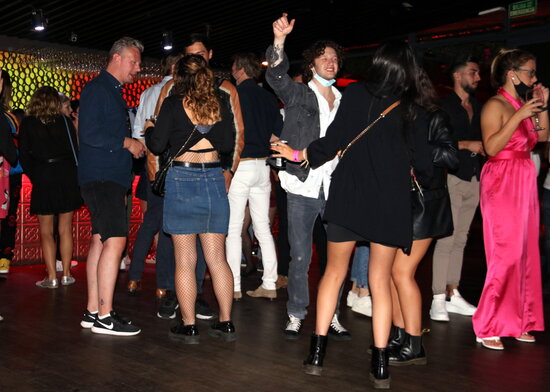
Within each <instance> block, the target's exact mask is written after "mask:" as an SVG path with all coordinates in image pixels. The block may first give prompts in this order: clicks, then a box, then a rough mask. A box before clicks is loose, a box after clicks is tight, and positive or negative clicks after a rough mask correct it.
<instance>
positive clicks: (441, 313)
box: [430, 294, 449, 321]
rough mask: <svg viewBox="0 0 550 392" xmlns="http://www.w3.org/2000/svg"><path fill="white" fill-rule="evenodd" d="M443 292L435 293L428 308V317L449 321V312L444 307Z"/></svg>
mask: <svg viewBox="0 0 550 392" xmlns="http://www.w3.org/2000/svg"><path fill="white" fill-rule="evenodd" d="M446 302H447V301H445V294H436V295H434V297H433V300H432V307H431V308H430V318H431V319H432V320H434V321H449V314H448V313H447V309H446V308H445V303H446Z"/></svg>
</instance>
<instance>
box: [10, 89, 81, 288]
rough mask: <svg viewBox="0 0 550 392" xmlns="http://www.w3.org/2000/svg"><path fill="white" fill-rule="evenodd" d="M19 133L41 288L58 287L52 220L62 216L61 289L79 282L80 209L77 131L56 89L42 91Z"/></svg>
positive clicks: (34, 100) (36, 93)
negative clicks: (42, 271)
mask: <svg viewBox="0 0 550 392" xmlns="http://www.w3.org/2000/svg"><path fill="white" fill-rule="evenodd" d="M26 114H27V117H25V118H24V119H23V122H22V124H21V130H20V133H19V149H20V159H21V165H22V166H23V170H24V172H25V174H26V175H27V177H29V179H30V181H31V183H32V186H33V187H32V194H31V214H37V215H38V221H39V223H40V243H41V245H42V254H43V256H44V262H45V263H46V268H47V271H48V276H47V277H45V278H44V279H43V280H41V281H39V282H36V285H37V286H38V287H43V288H50V289H54V288H57V287H58V286H59V283H58V281H57V278H56V271H55V256H56V243H55V239H54V216H55V215H58V216H59V242H60V244H59V251H60V254H61V261H62V262H63V277H62V278H61V284H62V285H70V284H73V283H74V282H75V279H74V278H73V277H72V276H71V271H70V267H71V258H72V254H73V233H72V221H73V213H74V210H76V209H77V208H80V207H81V206H82V199H81V197H80V191H79V189H78V182H77V171H76V167H77V153H78V150H77V148H78V147H77V143H76V140H77V139H76V132H75V129H74V127H73V125H72V123H71V121H70V120H69V119H68V118H67V117H65V116H63V115H62V114H61V100H60V98H59V94H58V93H57V91H56V90H55V89H54V88H53V87H49V86H44V87H40V88H39V89H38V90H36V92H35V93H34V94H33V96H32V97H31V100H30V102H29V104H28V106H27V113H26Z"/></svg>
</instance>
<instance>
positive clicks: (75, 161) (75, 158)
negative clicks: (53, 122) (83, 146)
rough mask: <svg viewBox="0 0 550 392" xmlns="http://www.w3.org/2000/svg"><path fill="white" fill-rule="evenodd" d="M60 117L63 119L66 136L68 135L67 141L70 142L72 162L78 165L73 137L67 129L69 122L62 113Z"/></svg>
mask: <svg viewBox="0 0 550 392" xmlns="http://www.w3.org/2000/svg"><path fill="white" fill-rule="evenodd" d="M61 117H63V120H65V128H67V136H69V143H71V150H72V151H73V157H74V163H75V164H76V166H78V158H77V157H76V150H75V148H74V144H73V138H72V137H71V131H69V124H68V123H67V117H65V116H63V115H62V116H61Z"/></svg>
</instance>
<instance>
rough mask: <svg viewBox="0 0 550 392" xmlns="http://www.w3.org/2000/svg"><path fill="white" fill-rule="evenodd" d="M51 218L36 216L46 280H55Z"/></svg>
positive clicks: (52, 216)
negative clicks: (46, 273) (46, 272)
mask: <svg viewBox="0 0 550 392" xmlns="http://www.w3.org/2000/svg"><path fill="white" fill-rule="evenodd" d="M53 218H54V215H38V222H39V224H40V245H41V246H42V255H43V256H44V263H45V264H46V269H47V271H48V279H49V280H53V279H55V278H56V271H55V251H56V246H55V239H54V237H53Z"/></svg>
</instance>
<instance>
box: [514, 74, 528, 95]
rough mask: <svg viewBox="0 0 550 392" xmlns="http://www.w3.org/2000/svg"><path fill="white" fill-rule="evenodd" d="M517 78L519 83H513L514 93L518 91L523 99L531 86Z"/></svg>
mask: <svg viewBox="0 0 550 392" xmlns="http://www.w3.org/2000/svg"><path fill="white" fill-rule="evenodd" d="M518 80H519V84H514V87H515V88H516V93H518V95H519V97H520V98H521V99H525V96H526V95H527V91H529V90H531V87H529V86H528V85H526V84H525V83H523V82H522V81H521V79H520V78H518Z"/></svg>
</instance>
